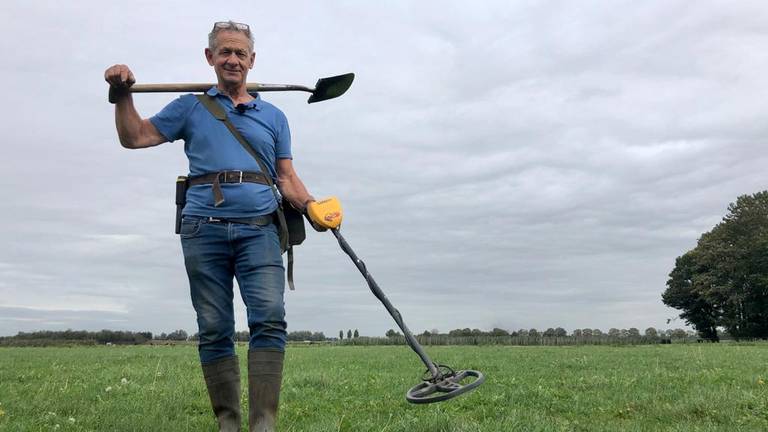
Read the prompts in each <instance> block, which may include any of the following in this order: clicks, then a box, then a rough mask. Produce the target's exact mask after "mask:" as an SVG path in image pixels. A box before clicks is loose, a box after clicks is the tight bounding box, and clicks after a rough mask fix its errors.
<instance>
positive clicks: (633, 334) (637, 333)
mask: <svg viewBox="0 0 768 432" xmlns="http://www.w3.org/2000/svg"><path fill="white" fill-rule="evenodd" d="M629 337H640V330H638V329H636V328H634V327H632V328H630V329H629Z"/></svg>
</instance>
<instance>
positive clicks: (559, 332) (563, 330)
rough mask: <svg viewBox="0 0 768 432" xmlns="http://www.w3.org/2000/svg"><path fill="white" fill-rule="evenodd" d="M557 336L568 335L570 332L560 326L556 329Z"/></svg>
mask: <svg viewBox="0 0 768 432" xmlns="http://www.w3.org/2000/svg"><path fill="white" fill-rule="evenodd" d="M555 336H556V337H566V336H568V332H567V331H566V330H565V329H564V328H562V327H558V328H556V329H555Z"/></svg>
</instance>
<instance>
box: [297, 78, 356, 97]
mask: <svg viewBox="0 0 768 432" xmlns="http://www.w3.org/2000/svg"><path fill="white" fill-rule="evenodd" d="M354 79H355V74H353V73H348V74H344V75H337V76H332V77H328V78H320V79H319V80H317V84H315V91H313V92H312V96H310V97H309V100H308V101H307V103H314V102H320V101H324V100H328V99H333V98H337V97H339V96H341V95H343V94H344V93H345V92H346V91H347V90H349V87H351V86H352V81H353V80H354Z"/></svg>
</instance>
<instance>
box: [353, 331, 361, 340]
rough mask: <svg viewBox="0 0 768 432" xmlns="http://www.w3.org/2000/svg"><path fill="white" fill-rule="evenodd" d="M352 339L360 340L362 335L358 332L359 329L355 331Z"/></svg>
mask: <svg viewBox="0 0 768 432" xmlns="http://www.w3.org/2000/svg"><path fill="white" fill-rule="evenodd" d="M352 337H354V338H359V337H360V333H359V332H358V331H357V329H355V333H354V334H353V335H352Z"/></svg>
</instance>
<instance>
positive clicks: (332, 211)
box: [307, 197, 342, 229]
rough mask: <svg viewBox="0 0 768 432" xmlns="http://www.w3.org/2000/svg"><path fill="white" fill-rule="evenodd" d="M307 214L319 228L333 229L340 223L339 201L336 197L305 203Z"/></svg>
mask: <svg viewBox="0 0 768 432" xmlns="http://www.w3.org/2000/svg"><path fill="white" fill-rule="evenodd" d="M307 216H309V219H310V220H311V221H312V222H313V223H314V224H316V225H317V226H319V227H321V228H326V229H335V228H338V227H339V226H340V225H341V217H342V211H341V202H339V199H338V198H336V197H330V198H325V199H323V200H321V201H312V202H310V203H309V204H307Z"/></svg>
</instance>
